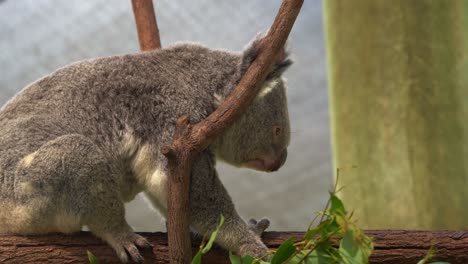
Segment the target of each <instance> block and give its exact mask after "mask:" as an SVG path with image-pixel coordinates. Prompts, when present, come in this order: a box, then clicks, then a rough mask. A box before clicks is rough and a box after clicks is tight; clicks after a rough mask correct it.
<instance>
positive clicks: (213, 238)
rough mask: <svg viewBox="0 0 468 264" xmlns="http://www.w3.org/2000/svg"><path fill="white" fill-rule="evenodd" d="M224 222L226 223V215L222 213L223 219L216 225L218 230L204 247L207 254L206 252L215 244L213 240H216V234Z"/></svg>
mask: <svg viewBox="0 0 468 264" xmlns="http://www.w3.org/2000/svg"><path fill="white" fill-rule="evenodd" d="M223 224H224V216H223V215H222V214H221V219H220V220H219V224H218V226H217V227H216V230H215V231H214V232H213V233H211V236H210V239H209V240H208V243H206V246H205V247H204V248H203V249H202V253H203V254H206V252H208V251H209V250H210V249H211V247H212V246H213V242H214V241H215V239H216V236H217V235H218V232H219V230H220V229H221V226H222V225H223Z"/></svg>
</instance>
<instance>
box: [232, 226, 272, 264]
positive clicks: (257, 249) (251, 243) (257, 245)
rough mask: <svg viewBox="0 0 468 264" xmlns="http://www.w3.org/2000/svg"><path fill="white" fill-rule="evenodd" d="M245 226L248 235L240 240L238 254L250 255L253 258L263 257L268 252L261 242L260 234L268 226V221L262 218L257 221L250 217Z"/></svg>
mask: <svg viewBox="0 0 468 264" xmlns="http://www.w3.org/2000/svg"><path fill="white" fill-rule="evenodd" d="M247 226H248V229H249V231H248V233H249V235H248V236H246V237H245V238H244V241H242V243H241V246H240V247H239V255H241V256H245V255H250V256H252V257H255V258H261V257H264V256H265V255H266V254H267V252H268V248H267V247H266V246H265V244H263V242H262V240H261V238H260V236H261V235H262V233H263V232H264V231H265V229H267V228H268V226H270V221H269V220H268V219H262V220H260V221H258V222H257V221H256V220H255V219H250V221H249V223H248V225H247Z"/></svg>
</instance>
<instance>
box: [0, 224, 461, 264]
mask: <svg viewBox="0 0 468 264" xmlns="http://www.w3.org/2000/svg"><path fill="white" fill-rule="evenodd" d="M365 233H366V234H367V235H369V236H371V237H373V238H374V244H375V250H374V253H373V254H372V256H371V263H384V264H387V263H388V264H390V263H399V264H406V263H408V264H410V263H411V264H416V263H417V262H418V261H419V260H420V259H422V258H423V257H424V255H425V254H426V253H427V251H428V249H429V247H430V246H431V245H432V244H433V243H435V244H436V246H437V255H436V257H435V258H434V259H433V261H436V260H437V261H447V262H450V263H451V264H458V263H459V264H462V263H468V231H407V230H375V231H374V230H369V231H366V232H365ZM140 234H141V235H143V236H144V237H146V238H148V240H149V241H150V242H151V243H152V244H153V245H154V249H153V252H143V256H144V257H145V259H146V263H168V259H169V256H168V244H167V234H166V233H140ZM303 234H304V233H300V232H266V233H265V234H264V236H263V240H264V241H265V243H266V245H267V246H268V247H270V248H277V247H278V246H279V245H280V244H281V243H282V242H283V241H285V240H286V239H287V238H289V237H290V236H294V237H296V238H297V239H298V240H299V239H301V238H302V236H303ZM193 241H194V243H193V245H194V246H193V252H196V251H197V250H198V245H199V242H200V238H193ZM87 250H89V251H91V252H92V253H93V254H94V255H95V256H96V257H97V258H98V259H99V261H100V263H118V259H117V257H116V255H115V253H114V251H113V250H112V249H111V248H110V247H109V246H108V245H107V244H105V243H104V242H102V241H101V240H100V239H98V238H96V237H94V236H93V235H91V234H90V233H89V232H80V233H77V234H73V235H62V234H53V235H47V236H11V235H0V263H89V262H88V259H87V255H86V251H87ZM203 263H217V264H218V263H219V264H223V263H229V260H228V258H227V252H225V251H223V250H221V249H219V248H215V249H213V250H212V251H211V252H210V253H208V254H207V255H205V256H204V258H203Z"/></svg>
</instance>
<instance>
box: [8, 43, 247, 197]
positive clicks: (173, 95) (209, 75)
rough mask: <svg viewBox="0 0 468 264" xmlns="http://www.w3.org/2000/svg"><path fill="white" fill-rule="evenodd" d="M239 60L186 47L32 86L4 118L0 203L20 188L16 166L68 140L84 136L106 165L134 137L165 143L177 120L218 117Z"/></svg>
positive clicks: (86, 65) (76, 69)
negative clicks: (216, 102) (216, 97)
mask: <svg viewBox="0 0 468 264" xmlns="http://www.w3.org/2000/svg"><path fill="white" fill-rule="evenodd" d="M239 60H240V58H239V56H237V55H235V54H232V53H228V52H222V51H213V50H209V49H207V48H204V47H201V46H198V45H192V44H184V45H179V46H175V47H172V48H169V49H164V50H160V51H156V52H148V53H141V54H133V55H124V56H115V57H107V58H98V59H92V60H86V61H82V62H78V63H75V64H72V65H69V66H66V67H64V68H61V69H59V70H57V71H55V72H54V73H52V74H50V75H48V76H46V77H44V78H42V79H40V80H38V81H36V82H34V83H33V84H31V85H29V86H28V87H26V88H25V89H23V90H22V91H21V92H20V93H19V94H18V95H16V96H15V97H14V98H13V99H12V100H10V101H9V102H8V103H7V104H6V105H5V106H4V107H3V108H2V109H1V111H0V198H2V197H1V196H5V195H8V193H9V192H11V189H12V188H13V186H14V184H15V181H17V180H18V179H15V170H16V166H17V164H18V162H20V160H21V159H23V158H24V157H25V156H27V155H28V154H30V153H33V152H34V151H36V150H37V149H39V148H40V147H41V146H43V145H44V144H45V143H47V142H48V141H50V140H53V139H55V138H57V137H60V136H63V135H67V134H79V135H84V136H86V137H87V138H89V139H90V140H92V141H93V142H95V143H96V145H98V146H99V147H100V148H101V149H102V150H103V152H104V153H106V154H107V155H108V156H109V157H116V156H118V155H117V154H116V153H118V152H119V149H118V148H119V145H118V142H119V140H121V139H122V136H123V135H124V134H125V133H126V132H128V131H129V130H131V131H132V133H133V135H135V137H137V138H138V139H139V140H141V141H143V142H144V141H151V142H152V143H155V144H163V143H168V142H169V141H170V140H171V137H172V131H173V126H174V125H173V124H174V121H175V120H176V119H177V118H178V117H179V116H181V115H183V114H189V115H190V116H191V117H192V121H193V122H197V121H199V120H201V119H203V118H205V117H206V116H207V115H208V114H209V113H211V112H212V111H213V110H214V106H213V104H212V98H213V94H214V93H215V91H216V90H217V89H221V87H222V86H225V85H227V83H229V82H230V81H231V79H232V78H238V76H233V74H234V73H235V72H236V67H237V65H238V63H239Z"/></svg>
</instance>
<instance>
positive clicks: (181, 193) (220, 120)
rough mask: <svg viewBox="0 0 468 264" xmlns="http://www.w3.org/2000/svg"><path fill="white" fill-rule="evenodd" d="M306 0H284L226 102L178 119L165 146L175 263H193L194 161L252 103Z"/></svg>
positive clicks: (169, 230)
mask: <svg viewBox="0 0 468 264" xmlns="http://www.w3.org/2000/svg"><path fill="white" fill-rule="evenodd" d="M302 3H303V0H283V3H282V5H281V7H280V9H279V11H278V14H277V16H276V18H275V21H274V22H273V24H272V26H271V28H270V30H269V31H268V33H267V35H266V36H265V38H264V39H263V40H262V43H261V44H260V50H259V54H258V56H257V58H256V59H255V60H254V62H253V63H252V64H251V65H250V67H249V69H248V70H247V72H246V73H245V75H244V76H243V78H242V80H241V81H240V83H239V85H238V86H237V87H236V88H235V89H234V90H233V91H232V92H231V94H230V95H229V96H228V97H227V99H226V100H225V102H223V104H222V105H221V106H219V108H218V109H217V110H216V111H214V112H213V113H212V114H211V115H210V116H208V117H207V118H206V119H205V120H203V121H201V122H200V123H198V124H195V125H193V126H189V125H188V118H187V117H183V120H181V119H179V121H178V122H177V123H178V125H177V127H178V128H177V130H178V132H177V133H176V134H175V135H174V139H173V142H172V144H171V145H170V146H166V147H165V148H164V153H165V155H166V157H167V158H168V161H169V162H168V164H169V173H170V175H169V183H168V185H169V187H168V189H169V197H168V235H169V237H168V240H169V245H170V260H171V263H190V260H191V258H192V256H191V254H190V253H191V251H190V249H191V245H190V235H189V232H190V230H189V186H190V173H191V170H192V163H193V160H194V159H195V158H196V156H197V155H198V154H199V153H200V152H201V151H203V150H204V149H205V148H206V147H207V146H208V145H209V144H210V143H211V142H212V141H213V140H214V138H215V137H216V136H217V135H219V134H220V133H222V132H223V131H224V130H225V129H226V128H227V127H228V126H230V125H231V124H232V123H233V122H234V121H235V120H236V119H237V118H238V117H239V116H240V115H241V114H242V113H243V112H244V111H245V109H246V108H247V107H248V106H249V105H250V104H251V103H252V101H253V99H254V98H255V96H256V95H257V93H258V91H259V90H260V87H261V84H262V83H263V82H264V80H265V78H266V76H267V74H268V71H269V69H270V68H271V67H272V65H273V63H274V61H275V59H276V57H277V56H278V54H279V52H280V50H281V49H282V47H283V46H284V44H285V42H286V40H287V38H288V35H289V32H290V31H291V28H292V26H293V24H294V22H295V20H296V17H297V15H298V14H299V11H300V9H301V6H302Z"/></svg>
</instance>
